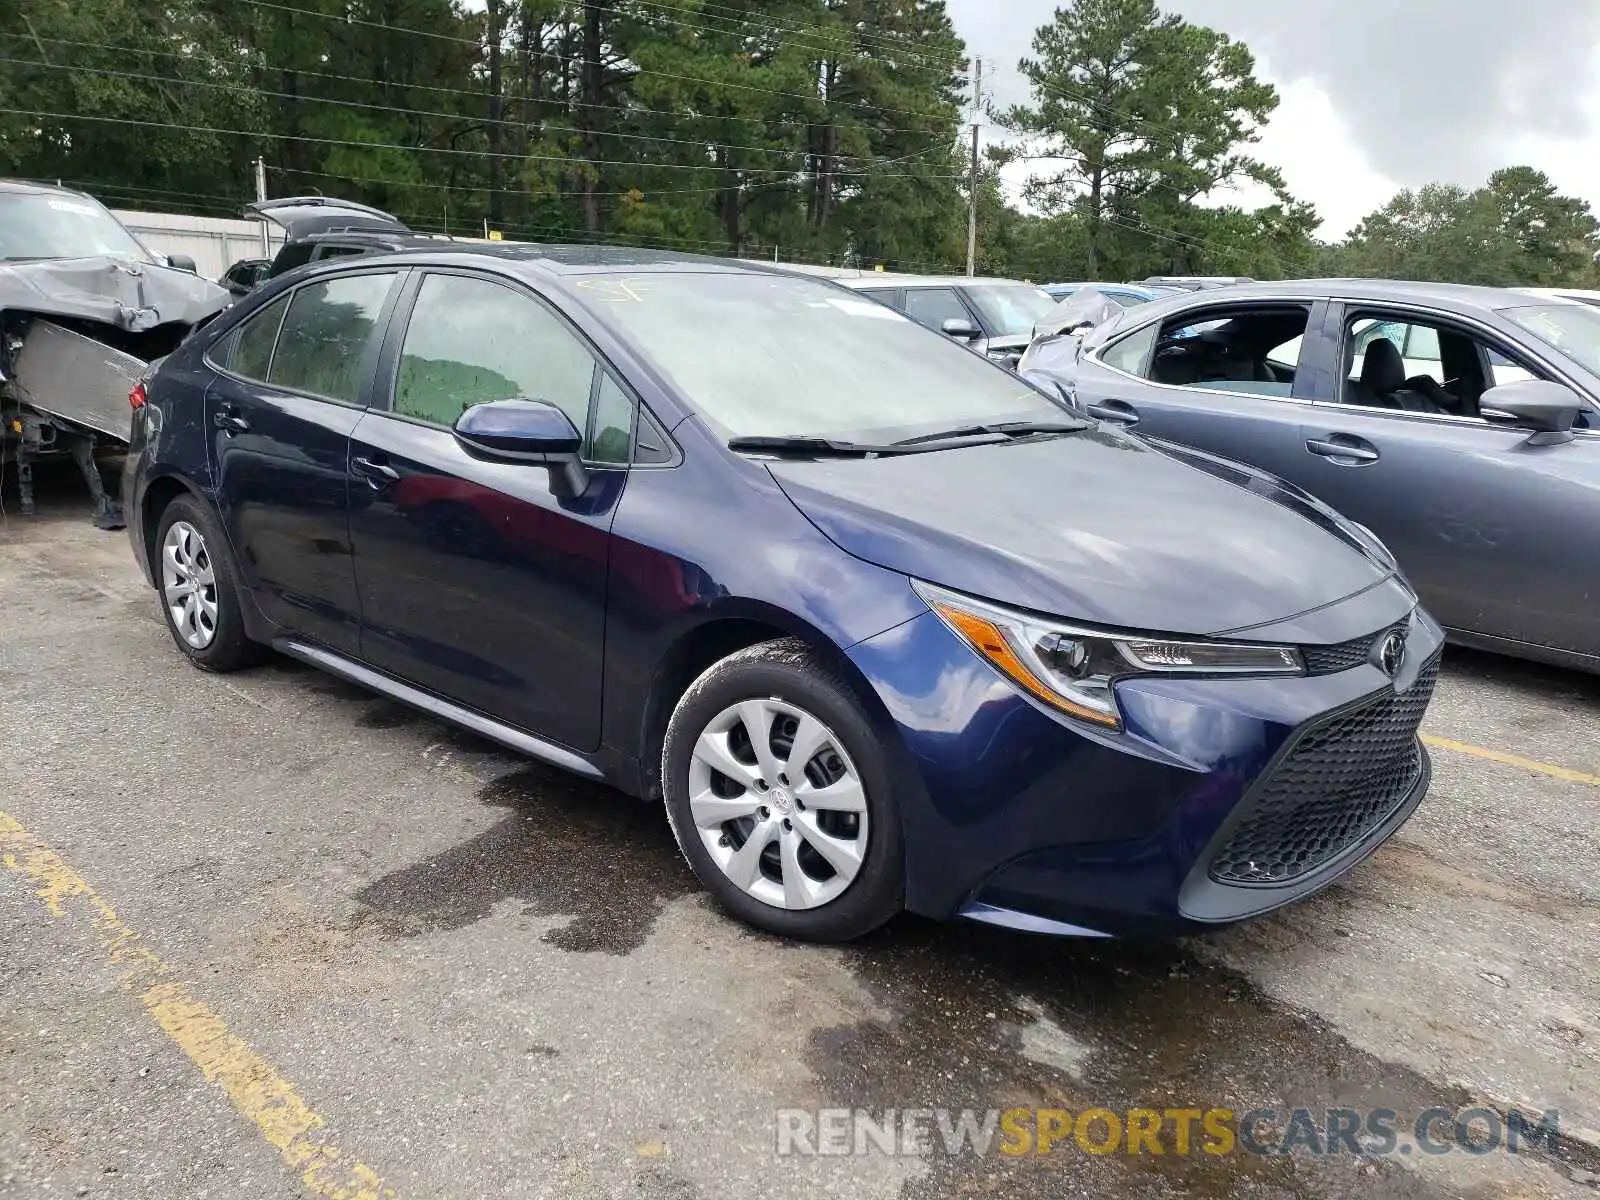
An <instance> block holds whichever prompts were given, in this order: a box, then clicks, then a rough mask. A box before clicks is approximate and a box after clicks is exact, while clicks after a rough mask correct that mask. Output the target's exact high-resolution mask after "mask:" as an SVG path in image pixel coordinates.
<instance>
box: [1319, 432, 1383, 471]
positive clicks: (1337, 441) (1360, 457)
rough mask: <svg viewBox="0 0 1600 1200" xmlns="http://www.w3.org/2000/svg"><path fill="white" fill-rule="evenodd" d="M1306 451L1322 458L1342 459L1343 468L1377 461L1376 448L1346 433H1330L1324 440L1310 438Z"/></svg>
mask: <svg viewBox="0 0 1600 1200" xmlns="http://www.w3.org/2000/svg"><path fill="white" fill-rule="evenodd" d="M1341 439H1342V440H1341ZM1306 449H1307V450H1309V451H1311V453H1313V454H1317V455H1321V456H1322V457H1323V458H1331V459H1341V458H1342V459H1344V460H1345V461H1344V463H1343V464H1341V465H1343V466H1365V465H1367V464H1368V463H1375V462H1377V461H1378V459H1379V457H1380V455H1379V454H1378V448H1377V447H1376V446H1374V445H1372V444H1371V443H1370V442H1367V441H1365V440H1363V439H1361V438H1358V437H1352V436H1350V435H1349V434H1347V433H1330V434H1329V435H1328V436H1327V437H1326V438H1312V439H1310V440H1309V441H1307V442H1306Z"/></svg>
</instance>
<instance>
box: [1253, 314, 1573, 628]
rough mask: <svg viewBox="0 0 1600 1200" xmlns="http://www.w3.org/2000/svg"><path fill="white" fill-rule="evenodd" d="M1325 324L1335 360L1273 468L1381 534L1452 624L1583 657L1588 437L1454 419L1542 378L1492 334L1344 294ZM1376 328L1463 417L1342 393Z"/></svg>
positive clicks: (1350, 390) (1349, 388)
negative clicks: (1502, 386)
mask: <svg viewBox="0 0 1600 1200" xmlns="http://www.w3.org/2000/svg"><path fill="white" fill-rule="evenodd" d="M1332 318H1333V321H1332V325H1333V328H1334V329H1335V330H1337V331H1338V336H1339V338H1340V345H1341V349H1340V350H1339V351H1338V353H1337V357H1336V358H1335V359H1334V361H1336V362H1338V363H1341V364H1343V367H1342V369H1339V370H1335V371H1328V372H1325V373H1323V374H1322V375H1321V376H1320V378H1321V379H1322V380H1323V381H1324V382H1323V384H1322V385H1321V386H1320V388H1319V389H1318V391H1317V393H1316V394H1315V395H1314V396H1312V398H1313V399H1315V400H1317V401H1319V403H1317V404H1315V405H1313V406H1308V407H1307V408H1306V409H1305V411H1304V420H1303V423H1302V425H1301V427H1300V430H1299V435H1300V436H1299V442H1300V447H1299V449H1300V452H1299V453H1298V455H1297V456H1296V459H1295V462H1294V464H1293V466H1292V468H1291V469H1289V470H1286V471H1284V472H1283V474H1285V475H1287V476H1288V477H1289V478H1291V479H1293V480H1294V481H1295V482H1296V483H1298V484H1300V485H1301V486H1302V487H1304V488H1305V489H1306V490H1307V491H1309V492H1311V493H1312V494H1313V495H1316V496H1318V497H1319V498H1321V499H1322V500H1325V501H1326V502H1327V503H1329V504H1331V505H1332V506H1333V507H1334V508H1336V509H1338V510H1340V511H1341V512H1343V513H1345V514H1346V515H1348V516H1349V517H1351V518H1353V519H1354V520H1357V521H1360V522H1361V523H1362V524H1364V525H1366V526H1368V527H1369V528H1371V529H1372V530H1373V532H1375V533H1376V534H1377V535H1378V536H1379V537H1380V538H1382V539H1383V540H1384V542H1385V543H1386V544H1387V545H1388V546H1389V548H1390V549H1391V550H1392V551H1393V552H1394V554H1395V556H1396V557H1397V558H1398V559H1399V562H1400V567H1401V569H1402V570H1403V571H1405V573H1406V575H1407V577H1408V578H1409V579H1410V580H1411V581H1412V583H1413V585H1414V586H1415V587H1416V588H1417V591H1418V592H1419V594H1420V595H1421V597H1422V599H1423V602H1424V603H1425V604H1426V605H1427V606H1428V607H1429V609H1430V610H1432V612H1433V613H1434V615H1435V616H1437V617H1438V618H1439V620H1440V621H1442V622H1443V623H1444V624H1445V625H1447V626H1449V627H1450V628H1453V629H1459V630H1464V631H1467V632H1471V633H1477V634H1480V635H1482V636H1485V637H1497V638H1506V639H1511V640H1515V641H1520V642H1527V643H1530V644H1534V645H1546V646H1553V647H1556V648H1559V649H1564V650H1580V651H1587V652H1589V653H1593V652H1594V650H1595V645H1596V640H1597V639H1596V637H1595V635H1594V632H1593V628H1594V625H1593V613H1594V606H1595V597H1596V596H1597V595H1600V432H1597V431H1596V430H1594V429H1592V428H1583V429H1579V430H1577V431H1575V436H1574V437H1573V439H1572V440H1571V441H1567V442H1553V443H1550V444H1540V439H1537V438H1531V437H1530V435H1529V433H1528V432H1527V431H1526V430H1519V429H1511V428H1506V427H1504V426H1500V425H1491V424H1489V423H1488V422H1487V421H1485V420H1483V419H1482V418H1481V417H1478V416H1476V415H1468V414H1473V413H1476V406H1477V400H1478V397H1479V396H1481V394H1482V392H1483V391H1485V390H1486V389H1487V388H1488V387H1492V386H1493V385H1494V384H1495V383H1496V382H1506V381H1508V380H1510V379H1518V378H1527V377H1528V376H1529V375H1534V376H1544V375H1547V373H1546V372H1544V371H1543V370H1542V369H1541V368H1540V367H1539V366H1538V365H1537V363H1536V362H1535V360H1533V359H1532V358H1531V357H1525V356H1524V355H1523V354H1521V353H1520V352H1519V351H1518V350H1517V348H1516V347H1515V345H1514V344H1513V343H1511V342H1510V341H1509V340H1507V341H1501V340H1499V339H1498V338H1497V337H1496V336H1495V335H1494V334H1493V333H1491V332H1490V331H1487V330H1484V329H1481V328H1478V327H1475V326H1472V325H1469V324H1466V323H1463V322H1460V321H1454V320H1451V319H1448V318H1445V317H1442V316H1440V315H1439V314H1435V313H1429V312H1423V311H1417V310H1407V309H1404V308H1398V307H1394V306H1368V305H1354V304H1352V305H1349V306H1347V307H1345V308H1343V309H1342V310H1340V309H1337V308H1336V309H1335V312H1334V313H1333V314H1332ZM1374 330H1378V331H1380V333H1381V336H1384V337H1386V338H1388V340H1390V341H1391V342H1392V343H1393V344H1394V345H1395V346H1396V347H1397V348H1401V349H1402V352H1403V355H1404V357H1405V358H1406V369H1407V370H1408V371H1411V370H1416V372H1417V377H1418V378H1419V379H1420V378H1422V377H1426V379H1428V380H1431V381H1432V382H1433V383H1434V384H1437V385H1439V387H1440V389H1441V390H1442V394H1443V395H1445V396H1446V397H1448V398H1449V399H1450V400H1451V401H1452V403H1454V404H1455V405H1456V406H1457V407H1458V408H1460V409H1462V410H1464V411H1462V412H1456V413H1449V412H1415V411H1403V410H1399V409H1391V408H1378V407H1372V406H1370V405H1362V404H1354V403H1347V402H1345V401H1347V400H1349V399H1351V398H1352V397H1354V396H1356V395H1357V394H1358V388H1357V387H1356V385H1355V384H1354V381H1355V380H1358V379H1359V378H1360V376H1361V370H1362V365H1363V364H1362V353H1363V351H1364V348H1365V345H1366V344H1368V343H1370V342H1371V341H1372V340H1373V337H1372V334H1373V331H1374ZM1441 347H1442V348H1441ZM1432 394H1433V395H1435V396H1438V395H1440V394H1441V392H1433V393H1432ZM1587 420H1589V421H1590V422H1593V420H1594V415H1591V416H1590V417H1589V418H1587Z"/></svg>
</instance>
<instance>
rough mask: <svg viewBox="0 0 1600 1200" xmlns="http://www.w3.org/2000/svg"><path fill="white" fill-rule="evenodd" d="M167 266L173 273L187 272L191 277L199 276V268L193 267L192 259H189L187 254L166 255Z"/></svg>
mask: <svg viewBox="0 0 1600 1200" xmlns="http://www.w3.org/2000/svg"><path fill="white" fill-rule="evenodd" d="M167 266H169V267H171V268H172V269H173V270H174V271H187V272H189V274H191V275H198V274H200V268H199V267H197V266H195V262H194V259H192V258H190V257H189V256H188V255H187V254H169V255H167Z"/></svg>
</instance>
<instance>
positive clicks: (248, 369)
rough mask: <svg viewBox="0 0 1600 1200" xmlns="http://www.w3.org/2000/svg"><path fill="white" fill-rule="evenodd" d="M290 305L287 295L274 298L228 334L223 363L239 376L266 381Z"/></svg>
mask: <svg viewBox="0 0 1600 1200" xmlns="http://www.w3.org/2000/svg"><path fill="white" fill-rule="evenodd" d="M288 307H289V298H288V297H287V296H284V297H281V298H280V299H277V300H274V301H273V302H272V303H271V304H269V305H267V306H266V307H265V308H263V309H262V310H261V311H260V312H258V313H256V314H255V315H253V316H251V317H249V318H247V319H246V320H245V322H244V324H243V325H240V326H239V328H238V329H235V330H234V331H233V332H232V333H231V334H229V335H228V346H227V349H226V350H224V351H223V353H222V354H221V355H220V356H219V358H220V360H221V362H222V365H223V366H225V367H227V369H228V370H229V371H231V372H232V373H233V374H235V375H242V376H243V377H244V378H246V379H253V380H256V381H257V382H258V383H264V382H265V381H266V378H267V370H268V368H269V367H271V365H272V347H273V345H274V344H275V343H276V342H277V340H278V327H279V326H280V325H282V324H283V314H284V312H285V311H286V310H287V309H288Z"/></svg>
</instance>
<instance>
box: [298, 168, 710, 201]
mask: <svg viewBox="0 0 1600 1200" xmlns="http://www.w3.org/2000/svg"><path fill="white" fill-rule="evenodd" d="M645 165H647V164H645ZM267 170H269V171H271V172H273V173H274V174H276V175H311V176H315V177H317V178H321V179H338V180H342V181H344V182H346V183H382V184H387V185H388V186H390V187H419V188H432V189H434V190H437V191H445V192H474V193H480V194H481V193H485V192H493V193H495V194H497V195H503V196H527V195H529V194H530V193H529V191H528V189H527V188H525V187H514V188H508V187H498V188H492V187H489V186H488V185H487V184H485V185H482V186H479V187H474V186H473V185H471V184H464V183H429V182H427V181H426V180H421V179H386V178H383V177H381V176H378V175H334V174H332V173H330V172H328V171H308V170H305V169H304V168H300V167H278V166H271V165H269V166H268V167H267ZM726 190H727V189H726V188H725V187H723V186H721V185H718V184H713V185H711V186H709V187H693V188H655V187H652V188H624V189H621V190H619V191H607V192H592V193H590V194H591V195H595V196H631V195H633V193H634V192H643V193H644V194H645V195H646V196H689V195H704V194H706V193H708V192H721V191H726Z"/></svg>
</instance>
